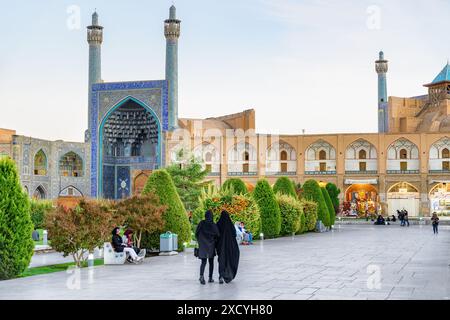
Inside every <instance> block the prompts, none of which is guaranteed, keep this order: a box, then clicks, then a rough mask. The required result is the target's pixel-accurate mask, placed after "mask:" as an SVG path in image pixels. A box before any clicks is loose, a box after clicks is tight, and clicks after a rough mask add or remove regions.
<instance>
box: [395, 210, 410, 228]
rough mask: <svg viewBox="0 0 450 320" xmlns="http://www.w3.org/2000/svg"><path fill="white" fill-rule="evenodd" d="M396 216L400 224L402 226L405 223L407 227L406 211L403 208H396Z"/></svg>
mask: <svg viewBox="0 0 450 320" xmlns="http://www.w3.org/2000/svg"><path fill="white" fill-rule="evenodd" d="M397 216H398V220H400V226H402V227H404V226H405V225H408V227H409V219H408V211H407V210H405V209H403V210H397Z"/></svg>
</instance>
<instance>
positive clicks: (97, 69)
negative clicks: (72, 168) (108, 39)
mask: <svg viewBox="0 0 450 320" xmlns="http://www.w3.org/2000/svg"><path fill="white" fill-rule="evenodd" d="M87 41H88V43H89V80H88V81H89V86H88V99H89V100H88V106H89V107H88V131H87V133H88V134H87V135H86V137H85V140H86V141H89V140H90V137H89V132H91V115H92V112H91V104H92V102H91V88H92V84H94V83H98V82H100V81H101V74H102V58H101V49H102V42H103V27H102V26H100V25H99V24H98V14H97V12H94V13H93V14H92V25H90V26H88V27H87Z"/></svg>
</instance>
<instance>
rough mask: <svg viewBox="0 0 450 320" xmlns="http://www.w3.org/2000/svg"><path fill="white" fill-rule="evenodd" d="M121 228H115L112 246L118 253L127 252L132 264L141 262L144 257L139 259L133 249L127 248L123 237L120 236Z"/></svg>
mask: <svg viewBox="0 0 450 320" xmlns="http://www.w3.org/2000/svg"><path fill="white" fill-rule="evenodd" d="M119 233H120V228H119V227H115V228H114V229H113V231H112V240H111V244H112V246H113V248H114V251H116V252H125V253H126V254H127V255H128V256H129V257H130V258H131V261H132V262H135V263H136V262H140V261H141V260H142V259H144V257H139V256H138V255H137V254H136V251H134V249H133V248H129V247H127V246H126V245H125V244H124V243H123V240H122V237H121V236H120V235H119Z"/></svg>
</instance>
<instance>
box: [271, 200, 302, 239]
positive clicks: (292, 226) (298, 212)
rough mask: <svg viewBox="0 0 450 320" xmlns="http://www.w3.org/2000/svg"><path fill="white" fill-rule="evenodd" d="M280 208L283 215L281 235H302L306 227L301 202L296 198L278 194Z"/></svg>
mask: <svg viewBox="0 0 450 320" xmlns="http://www.w3.org/2000/svg"><path fill="white" fill-rule="evenodd" d="M276 198H277V202H278V206H279V207H280V214H281V231H280V235H292V234H294V233H297V234H299V233H302V232H303V230H304V227H305V217H304V214H303V208H302V204H301V203H300V201H298V200H297V199H296V198H294V197H292V196H288V195H284V194H280V193H278V194H277V196H276Z"/></svg>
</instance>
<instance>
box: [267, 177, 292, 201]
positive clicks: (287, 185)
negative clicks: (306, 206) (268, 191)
mask: <svg viewBox="0 0 450 320" xmlns="http://www.w3.org/2000/svg"><path fill="white" fill-rule="evenodd" d="M273 192H275V194H277V193H281V194H285V195H288V196H292V197H295V198H297V192H295V184H294V183H293V182H292V180H290V179H289V178H288V177H279V178H278V179H277V181H276V182H275V185H274V186H273Z"/></svg>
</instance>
